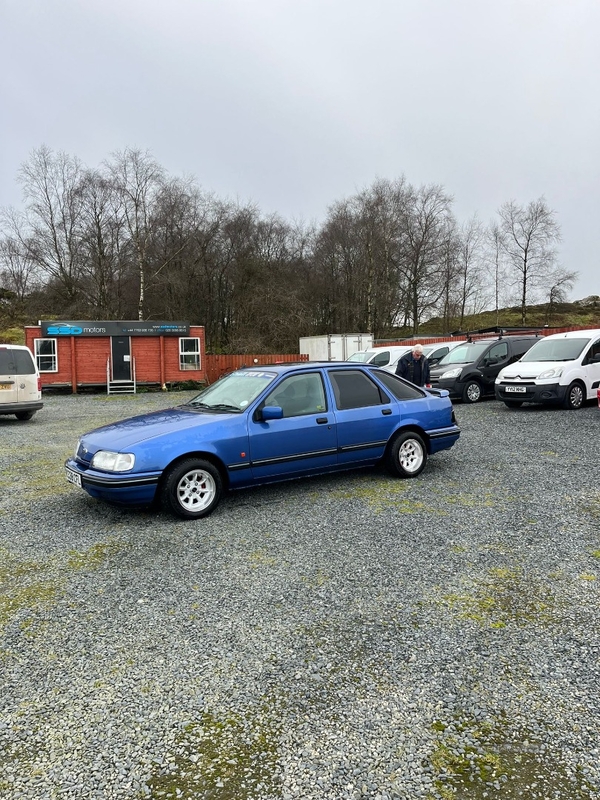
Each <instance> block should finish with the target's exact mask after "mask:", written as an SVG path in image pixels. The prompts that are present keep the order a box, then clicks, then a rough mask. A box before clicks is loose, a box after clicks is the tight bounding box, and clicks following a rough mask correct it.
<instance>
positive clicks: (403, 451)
mask: <svg viewBox="0 0 600 800" xmlns="http://www.w3.org/2000/svg"><path fill="white" fill-rule="evenodd" d="M426 463H427V448H426V447H425V442H424V441H423V439H422V438H421V437H420V436H419V434H418V433H415V432H414V431H405V432H404V433H400V434H399V435H398V436H396V438H395V439H394V440H393V441H392V442H391V443H390V446H389V447H388V451H387V456H386V466H387V468H388V470H389V471H390V472H391V473H392V475H395V476H396V477H399V478H416V477H417V475H419V474H420V473H421V472H423V470H424V469H425V464H426Z"/></svg>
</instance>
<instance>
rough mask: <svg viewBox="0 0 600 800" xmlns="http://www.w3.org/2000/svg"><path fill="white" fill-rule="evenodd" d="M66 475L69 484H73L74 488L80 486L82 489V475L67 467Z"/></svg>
mask: <svg viewBox="0 0 600 800" xmlns="http://www.w3.org/2000/svg"><path fill="white" fill-rule="evenodd" d="M65 473H66V477H67V480H68V481H69V483H72V484H73V485H74V486H79V487H80V488H81V475H79V474H78V473H77V472H73V471H72V470H70V469H67V468H66V467H65Z"/></svg>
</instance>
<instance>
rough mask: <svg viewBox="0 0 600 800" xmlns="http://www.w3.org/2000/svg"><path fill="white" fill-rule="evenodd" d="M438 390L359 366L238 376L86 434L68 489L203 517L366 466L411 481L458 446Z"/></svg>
mask: <svg viewBox="0 0 600 800" xmlns="http://www.w3.org/2000/svg"><path fill="white" fill-rule="evenodd" d="M459 435H460V429H459V428H458V426H457V424H456V420H455V417H454V412H453V409H452V403H451V401H450V398H449V396H448V392H447V391H446V390H444V389H438V390H435V389H433V390H426V389H420V388H418V387H417V386H414V385H413V384H410V383H407V382H406V381H404V380H403V379H401V378H399V377H397V376H396V375H392V374H390V373H389V372H385V371H383V370H381V369H379V368H377V367H371V366H369V365H368V364H354V363H331V362H324V363H321V362H306V363H302V364H286V365H275V366H272V367H271V366H268V367H261V368H255V369H251V368H245V369H240V370H238V371H236V372H232V373H230V374H229V375H227V376H225V377H224V378H222V379H221V380H219V381H217V382H216V383H214V384H213V385H212V386H209V387H207V388H206V389H204V390H203V391H202V392H201V393H200V394H199V395H198V396H197V397H195V398H194V399H193V400H190V401H189V402H188V403H186V404H185V405H181V406H177V407H176V408H170V409H167V410H165V411H155V412H152V413H149V414H143V415H140V416H137V417H132V418H130V419H125V420H122V421H120V422H114V423H112V424H110V425H104V426H103V427H101V428H97V429H96V430H93V431H90V432H89V433H86V434H84V435H83V436H82V437H81V438H80V439H79V441H78V443H77V448H76V450H75V454H74V456H73V457H72V458H69V459H68V460H67V461H66V464H65V469H66V478H67V480H68V481H69V482H70V483H72V484H75V485H76V486H79V487H81V488H82V489H84V490H85V491H86V492H88V493H89V494H90V495H91V496H92V497H96V498H100V499H102V500H107V501H109V502H113V503H120V504H124V505H131V506H138V505H150V504H152V503H153V502H155V501H159V502H160V504H161V505H162V507H163V508H164V509H166V510H168V511H170V512H172V513H174V514H176V515H177V516H179V517H183V518H185V519H196V518H199V517H205V516H207V515H208V514H210V513H211V511H213V510H214V509H215V507H216V506H217V504H218V503H219V500H220V499H221V497H222V495H223V493H224V491H226V490H227V489H241V488H246V487H249V486H254V485H258V484H262V483H269V482H272V481H283V480H288V479H291V478H302V477H306V476H310V475H319V474H322V473H326V472H335V471H337V470H345V469H352V468H354V467H363V466H369V465H375V464H376V463H378V462H380V461H383V462H384V463H385V465H386V466H387V468H388V469H389V471H390V472H391V473H392V474H393V475H396V476H399V477H402V478H414V477H416V476H417V475H418V474H419V473H420V472H421V471H422V470H423V468H424V467H425V463H426V461H427V456H428V455H432V454H433V453H437V452H438V451H439V450H445V449H448V448H450V447H452V445H453V444H454V443H455V442H456V441H457V440H458V437H459Z"/></svg>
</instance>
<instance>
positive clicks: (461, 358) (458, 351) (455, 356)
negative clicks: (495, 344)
mask: <svg viewBox="0 0 600 800" xmlns="http://www.w3.org/2000/svg"><path fill="white" fill-rule="evenodd" d="M489 346H490V343H489V342H471V343H469V344H461V345H459V346H458V347H455V348H454V349H453V350H450V352H449V353H446V355H445V356H444V357H443V358H442V359H441V360H440V361H438V363H437V366H438V367H444V366H446V364H470V363H471V362H472V361H477V359H478V358H479V356H481V355H483V354H484V353H485V351H486V350H487V349H488V347H489Z"/></svg>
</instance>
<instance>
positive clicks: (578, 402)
mask: <svg viewBox="0 0 600 800" xmlns="http://www.w3.org/2000/svg"><path fill="white" fill-rule="evenodd" d="M584 401H585V389H584V388H583V386H582V385H581V384H580V383H578V382H577V381H573V383H572V384H571V385H570V386H569V388H568V389H567V394H566V395H565V402H564V407H565V408H568V409H571V410H572V411H576V410H577V409H578V408H581V406H582V405H583V403H584Z"/></svg>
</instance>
